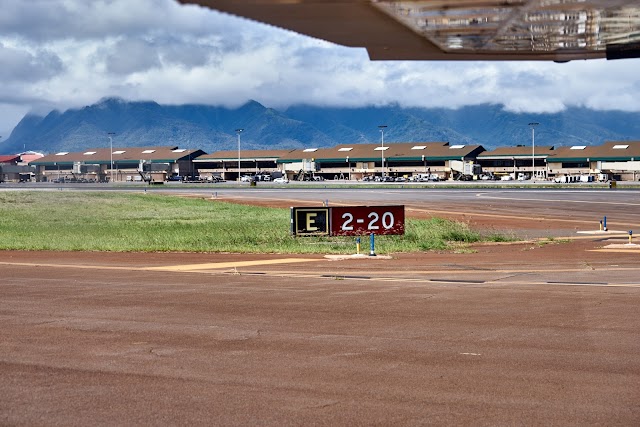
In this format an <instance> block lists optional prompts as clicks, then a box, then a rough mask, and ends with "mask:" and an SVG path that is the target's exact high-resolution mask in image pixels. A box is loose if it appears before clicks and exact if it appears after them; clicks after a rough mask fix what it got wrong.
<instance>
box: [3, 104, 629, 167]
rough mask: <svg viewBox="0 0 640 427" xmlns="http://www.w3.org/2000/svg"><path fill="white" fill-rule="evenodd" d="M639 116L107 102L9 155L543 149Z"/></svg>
mask: <svg viewBox="0 0 640 427" xmlns="http://www.w3.org/2000/svg"><path fill="white" fill-rule="evenodd" d="M639 119H640V113H634V112H623V111H611V110H609V111H596V110H591V109H588V108H585V107H572V108H568V109H566V110H565V111H563V112H560V113H555V114H522V113H512V112H508V111H505V110H504V108H503V106H501V105H494V104H483V105H479V106H468V107H461V108H459V109H455V110H451V109H444V108H429V109H427V108H416V107H412V108H403V107H400V106H398V105H390V106H384V107H376V106H367V107H360V108H346V107H317V106H310V105H295V106H291V107H288V108H286V109H284V110H281V111H280V110H276V109H273V108H269V107H266V106H264V105H262V104H261V103H259V102H257V101H253V100H252V101H249V102H247V103H246V104H244V105H242V106H240V107H238V108H234V109H230V108H225V107H216V106H208V105H197V104H186V105H160V104H158V103H157V102H155V101H126V100H124V99H121V98H104V99H102V100H100V101H99V102H97V103H95V104H93V105H89V106H85V107H82V108H78V109H69V110H66V111H64V112H60V111H57V110H54V111H51V112H50V113H49V114H47V115H46V116H37V115H33V114H28V115H26V116H25V117H24V118H23V119H22V120H21V121H20V123H18V125H17V126H16V127H15V129H14V130H13V131H12V132H11V135H10V136H9V138H7V139H6V140H2V141H0V153H2V154H13V153H16V152H20V151H22V150H24V149H28V150H34V151H42V152H46V153H51V152H56V151H81V150H83V149H87V148H101V147H107V146H109V138H108V133H109V132H114V133H115V135H114V137H113V144H114V146H118V147H128V146H158V145H175V146H180V147H181V148H199V149H202V150H204V151H206V152H214V151H220V150H230V149H235V148H236V147H237V135H236V133H235V130H236V129H239V128H242V129H244V131H243V132H242V134H241V144H242V147H243V148H244V149H246V150H249V149H283V148H287V149H295V148H309V147H330V146H334V145H339V144H358V143H376V142H380V137H381V135H380V132H379V129H378V126H379V125H386V126H387V128H385V129H384V131H385V134H384V136H385V143H393V142H425V141H450V142H451V143H452V144H454V143H455V144H480V145H482V146H484V147H485V148H486V149H493V148H496V147H499V146H515V145H528V144H530V143H531V136H532V135H531V130H530V128H529V126H528V123H531V122H538V123H540V126H537V127H536V133H535V137H536V145H538V144H539V145H555V146H562V145H565V146H566V145H598V144H601V143H603V142H604V141H606V140H620V141H624V140H631V139H640V120H639Z"/></svg>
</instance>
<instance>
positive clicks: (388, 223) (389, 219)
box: [341, 212, 395, 231]
mask: <svg viewBox="0 0 640 427" xmlns="http://www.w3.org/2000/svg"><path fill="white" fill-rule="evenodd" d="M367 218H369V219H370V220H371V221H369V225H368V226H367V230H379V229H380V226H379V225H378V221H380V215H379V214H378V213H377V212H371V213H369V215H367ZM342 219H343V220H345V221H344V222H343V223H342V227H341V229H342V230H343V231H353V225H351V224H352V223H353V214H351V213H349V212H347V213H344V214H342ZM394 223H395V218H394V216H393V214H392V213H391V212H385V213H383V214H382V227H384V228H385V229H386V230H389V229H391V228H393V224H394Z"/></svg>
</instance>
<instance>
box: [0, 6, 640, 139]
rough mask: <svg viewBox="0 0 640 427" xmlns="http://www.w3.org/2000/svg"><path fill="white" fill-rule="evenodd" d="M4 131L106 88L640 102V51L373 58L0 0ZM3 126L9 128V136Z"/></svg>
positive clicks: (164, 12)
mask: <svg viewBox="0 0 640 427" xmlns="http://www.w3.org/2000/svg"><path fill="white" fill-rule="evenodd" d="M2 11H3V13H2V14H0V29H1V30H0V64H2V65H1V66H0V132H1V133H0V135H8V133H7V132H9V131H10V130H11V129H12V128H13V126H15V125H16V124H17V122H18V121H19V120H20V119H21V118H22V117H23V116H24V114H26V113H27V112H36V113H46V112H48V111H50V110H52V109H60V110H65V109H67V108H75V107H81V106H84V105H89V104H92V103H94V102H96V101H98V100H99V99H101V98H104V97H109V96H117V97H122V98H124V99H129V100H154V101H157V102H159V103H161V104H185V103H197V104H209V105H222V106H227V107H235V106H239V105H241V104H243V103H245V102H246V101H248V100H250V99H254V100H257V101H259V102H261V103H263V104H265V105H267V106H269V107H273V108H286V107H287V106H289V105H294V104H311V105H320V106H353V107H358V106H365V105H386V104H398V105H401V106H411V107H447V108H457V107H461V106H465V105H477V104H484V103H492V104H501V105H504V106H505V108H506V109H507V110H510V111H515V112H531V113H540V112H557V111H561V110H563V109H565V108H567V107H570V106H585V107H589V108H593V109H602V110H606V109H614V110H624V111H640V96H638V95H639V94H640V74H639V73H637V71H635V70H636V69H637V68H638V66H639V65H640V62H639V61H638V60H623V61H604V60H592V61H579V62H571V63H568V64H555V63H549V62H412V61H406V62H405V61H397V62H371V61H369V59H368V57H367V54H366V52H365V51H364V50H362V49H349V48H345V47H341V46H336V45H333V44H330V43H326V42H323V41H319V40H315V39H311V38H308V37H305V36H301V35H298V34H295V33H292V32H289V31H285V30H280V29H276V28H272V27H270V26H267V25H262V24H258V23H255V22H251V21H248V20H245V19H242V18H238V17H233V16H229V15H225V14H221V13H218V12H215V11H211V10H208V9H204V8H200V7H197V6H181V5H179V4H177V3H176V2H174V1H173V0H136V1H135V2H131V1H128V0H99V1H98V0H96V1H90V2H87V1H84V0H31V1H29V2H25V1H23V0H2ZM5 137H6V136H5Z"/></svg>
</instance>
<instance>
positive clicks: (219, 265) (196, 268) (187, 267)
mask: <svg viewBox="0 0 640 427" xmlns="http://www.w3.org/2000/svg"><path fill="white" fill-rule="evenodd" d="M317 261H326V260H324V259H322V258H283V259H272V260H254V261H230V262H214V263H207V264H183V265H167V266H160V267H133V266H130V267H126V266H108V265H82V264H46V263H38V262H0V265H13V266H18V267H47V268H75V269H80V270H122V271H175V272H205V271H204V270H218V269H225V268H237V267H252V266H259V265H273V264H293V263H302V262H317Z"/></svg>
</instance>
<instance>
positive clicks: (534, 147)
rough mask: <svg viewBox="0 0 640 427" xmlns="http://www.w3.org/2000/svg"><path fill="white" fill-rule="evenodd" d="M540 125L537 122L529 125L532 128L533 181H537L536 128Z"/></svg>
mask: <svg viewBox="0 0 640 427" xmlns="http://www.w3.org/2000/svg"><path fill="white" fill-rule="evenodd" d="M539 124H540V123H536V122H531V123H529V127H530V128H531V181H533V180H534V179H535V175H536V126H538V125H539Z"/></svg>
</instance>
